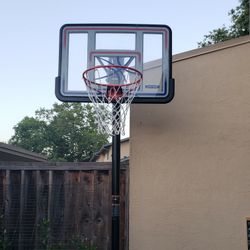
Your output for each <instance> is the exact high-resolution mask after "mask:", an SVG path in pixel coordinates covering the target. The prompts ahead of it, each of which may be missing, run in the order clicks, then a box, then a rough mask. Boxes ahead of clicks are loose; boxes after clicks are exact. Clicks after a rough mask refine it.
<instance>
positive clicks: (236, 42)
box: [173, 35, 250, 63]
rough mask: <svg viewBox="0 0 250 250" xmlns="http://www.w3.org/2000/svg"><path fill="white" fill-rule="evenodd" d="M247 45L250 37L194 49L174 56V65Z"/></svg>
mask: <svg viewBox="0 0 250 250" xmlns="http://www.w3.org/2000/svg"><path fill="white" fill-rule="evenodd" d="M247 43H250V35H246V36H242V37H239V38H235V39H230V40H227V41H225V42H220V43H216V44H212V45H209V46H206V47H202V48H197V49H193V50H189V51H186V52H182V53H179V54H176V55H174V56H173V63H175V62H179V61H183V60H187V59H190V58H193V57H198V56H201V55H205V54H209V53H213V52H216V51H220V50H224V49H228V48H232V47H236V46H240V45H243V44H247Z"/></svg>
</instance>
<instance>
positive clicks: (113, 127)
mask: <svg viewBox="0 0 250 250" xmlns="http://www.w3.org/2000/svg"><path fill="white" fill-rule="evenodd" d="M83 79H84V81H85V83H86V86H87V90H88V96H89V99H90V100H91V101H92V103H93V104H94V107H95V112H96V119H97V122H98V128H99V131H100V132H104V133H108V134H109V135H118V134H123V135H124V134H125V122H126V116H127V113H128V110H129V107H130V104H131V102H132V101H133V99H134V97H135V94H136V92H137V91H138V89H139V88H140V84H141V82H142V74H141V73H140V72H139V71H137V70H136V69H133V68H130V67H126V66H116V65H107V66H97V67H95V68H91V69H89V70H86V71H85V72H84V73H83Z"/></svg>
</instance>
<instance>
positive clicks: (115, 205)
mask: <svg viewBox="0 0 250 250" xmlns="http://www.w3.org/2000/svg"><path fill="white" fill-rule="evenodd" d="M113 115H115V116H118V117H116V120H118V121H120V106H119V105H118V104H113ZM113 132H114V131H113ZM120 142H121V138H120V134H118V135H113V136H112V250H119V241H120V158H121V156H120V151H121V150H120Z"/></svg>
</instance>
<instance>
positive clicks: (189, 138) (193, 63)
mask: <svg viewBox="0 0 250 250" xmlns="http://www.w3.org/2000/svg"><path fill="white" fill-rule="evenodd" d="M173 76H174V78H175V80H176V96H175V98H174V100H173V101H172V102H171V103H169V104H167V105H150V104H147V105H145V104H143V105H138V104H136V105H133V106H132V109H131V130H130V131H131V132H130V133H131V138H130V148H131V153H130V211H129V213H130V214H129V216H130V220H129V225H130V226H129V245H130V248H129V249H130V250H152V249H157V250H240V249H244V250H246V249H247V235H246V217H249V216H250V38H249V37H243V38H240V39H236V40H232V41H229V42H226V43H223V44H219V45H216V46H212V47H210V48H205V49H199V50H195V51H190V52H187V53H184V54H181V55H177V56H175V57H174V63H173Z"/></svg>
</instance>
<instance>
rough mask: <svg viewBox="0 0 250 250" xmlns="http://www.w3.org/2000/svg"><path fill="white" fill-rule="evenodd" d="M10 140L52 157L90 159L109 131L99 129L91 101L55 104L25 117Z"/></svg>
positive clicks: (66, 159) (15, 128)
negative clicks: (100, 131) (88, 102)
mask: <svg viewBox="0 0 250 250" xmlns="http://www.w3.org/2000/svg"><path fill="white" fill-rule="evenodd" d="M14 130H15V134H14V136H13V137H12V138H11V139H10V141H9V143H10V144H14V145H17V146H20V147H22V148H25V149H27V150H30V151H33V152H36V153H42V154H45V155H47V156H48V158H49V159H50V160H56V161H71V162H72V161H88V160H89V159H90V157H91V156H92V155H93V153H94V152H96V151H97V150H98V149H99V148H100V147H101V146H102V145H103V144H105V143H107V142H108V135H107V134H102V133H99V132H98V128H97V123H96V120H95V116H94V108H93V106H92V105H90V104H84V105H82V104H80V103H62V104H54V105H53V108H52V109H45V108H41V109H39V110H37V111H36V113H35V117H24V118H23V119H22V120H21V121H20V122H19V123H18V124H17V125H16V126H15V127H14Z"/></svg>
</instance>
